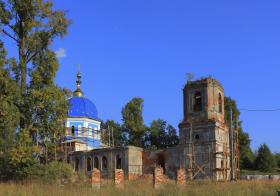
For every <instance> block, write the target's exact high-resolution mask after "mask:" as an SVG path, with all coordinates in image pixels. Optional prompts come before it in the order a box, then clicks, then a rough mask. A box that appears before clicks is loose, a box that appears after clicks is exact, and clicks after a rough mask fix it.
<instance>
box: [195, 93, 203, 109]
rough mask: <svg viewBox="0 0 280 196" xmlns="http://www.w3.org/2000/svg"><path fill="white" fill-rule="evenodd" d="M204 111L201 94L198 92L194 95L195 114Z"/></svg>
mask: <svg viewBox="0 0 280 196" xmlns="http://www.w3.org/2000/svg"><path fill="white" fill-rule="evenodd" d="M201 110H202V97H201V93H200V92H196V93H195V94H194V106H193V111H194V112H199V111H201Z"/></svg>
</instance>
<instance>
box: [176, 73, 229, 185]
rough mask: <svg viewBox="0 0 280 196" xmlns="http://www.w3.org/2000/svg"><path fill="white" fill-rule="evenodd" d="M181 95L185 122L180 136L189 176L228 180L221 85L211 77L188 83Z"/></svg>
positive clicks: (227, 133) (227, 148) (181, 124)
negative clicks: (182, 96)
mask: <svg viewBox="0 0 280 196" xmlns="http://www.w3.org/2000/svg"><path fill="white" fill-rule="evenodd" d="M183 94H184V119H183V121H182V122H181V123H180V125H179V128H180V133H179V134H180V145H181V146H184V147H185V148H184V149H185V152H184V155H183V156H184V157H185V163H184V167H185V168H186V169H187V171H188V173H189V177H190V178H192V179H205V178H209V179H214V180H228V179H229V177H230V173H229V172H230V154H229V153H230V148H229V129H228V127H227V126H226V124H225V119H224V112H225V111H224V89H223V87H222V85H221V84H220V83H219V82H218V81H217V80H215V79H213V78H211V77H208V78H203V79H201V80H197V81H188V82H187V84H186V85H185V87H184V89H183Z"/></svg>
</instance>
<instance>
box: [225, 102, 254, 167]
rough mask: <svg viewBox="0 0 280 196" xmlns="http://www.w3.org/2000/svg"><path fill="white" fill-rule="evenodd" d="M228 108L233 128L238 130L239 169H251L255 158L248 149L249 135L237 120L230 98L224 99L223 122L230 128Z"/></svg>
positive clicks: (237, 115) (236, 110) (235, 110)
mask: <svg viewBox="0 0 280 196" xmlns="http://www.w3.org/2000/svg"><path fill="white" fill-rule="evenodd" d="M230 108H231V109H232V119H233V128H234V129H238V141H239V144H238V145H239V159H240V168H241V169H253V167H254V159H255V156H254V153H253V152H252V150H251V148H250V143H251V140H250V137H249V134H248V133H246V132H244V131H243V129H242V122H241V121H240V120H239V116H240V112H239V110H238V108H237V105H236V102H235V101H234V100H233V99H231V98H230V97H225V121H226V123H227V125H228V127H229V126H230V124H229V122H230Z"/></svg>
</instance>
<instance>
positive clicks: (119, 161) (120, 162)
mask: <svg viewBox="0 0 280 196" xmlns="http://www.w3.org/2000/svg"><path fill="white" fill-rule="evenodd" d="M121 168H122V159H121V157H120V155H117V156H116V169H121Z"/></svg>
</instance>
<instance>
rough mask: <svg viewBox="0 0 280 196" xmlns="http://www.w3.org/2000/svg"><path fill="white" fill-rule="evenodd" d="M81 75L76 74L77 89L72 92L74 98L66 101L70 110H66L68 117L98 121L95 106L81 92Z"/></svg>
mask: <svg viewBox="0 0 280 196" xmlns="http://www.w3.org/2000/svg"><path fill="white" fill-rule="evenodd" d="M81 77H82V76H81V74H80V71H79V72H78V73H77V81H76V83H77V89H76V90H75V91H74V96H73V97H72V98H70V99H69V100H68V102H69V104H70V108H69V110H68V117H74V118H76V117H81V118H91V119H94V120H98V112H97V109H96V106H95V105H94V103H93V102H92V101H90V100H89V99H87V98H85V97H84V94H83V91H82V90H81V83H82V81H81Z"/></svg>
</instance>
